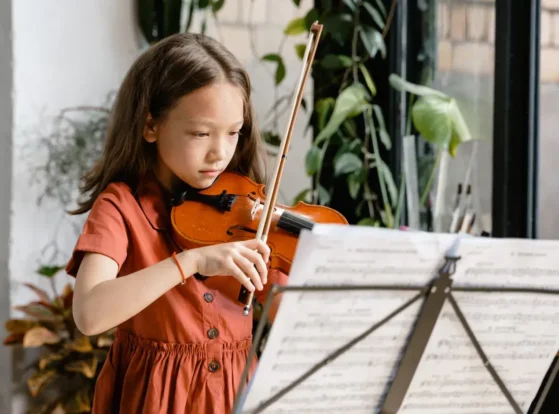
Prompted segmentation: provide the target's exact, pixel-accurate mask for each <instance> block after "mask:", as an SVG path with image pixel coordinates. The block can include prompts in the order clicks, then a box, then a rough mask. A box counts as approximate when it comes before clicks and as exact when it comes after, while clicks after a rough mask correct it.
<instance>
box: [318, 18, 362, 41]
mask: <svg viewBox="0 0 559 414" xmlns="http://www.w3.org/2000/svg"><path fill="white" fill-rule="evenodd" d="M323 22H324V23H323V24H324V31H325V32H328V33H329V34H330V35H331V36H332V38H333V39H334V40H335V41H336V42H338V43H339V44H340V45H344V43H346V42H347V38H348V37H349V36H350V33H351V32H352V31H353V27H354V26H355V24H354V21H353V19H352V17H351V15H349V14H347V13H342V14H340V13H333V14H328V15H326V17H324V20H323Z"/></svg>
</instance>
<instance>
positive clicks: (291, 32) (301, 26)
mask: <svg viewBox="0 0 559 414" xmlns="http://www.w3.org/2000/svg"><path fill="white" fill-rule="evenodd" d="M306 31H307V26H306V24H305V18H304V17H296V18H294V19H293V20H291V21H290V22H289V23H288V24H287V26H286V27H285V29H284V31H283V33H284V34H285V35H287V36H296V35H300V34H301V33H305V32H306Z"/></svg>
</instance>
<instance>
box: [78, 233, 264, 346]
mask: <svg viewBox="0 0 559 414" xmlns="http://www.w3.org/2000/svg"><path fill="white" fill-rule="evenodd" d="M269 253H270V250H269V247H268V246H267V245H266V244H264V243H263V242H260V241H258V240H256V239H253V240H247V241H242V242H234V243H225V244H218V245H215V246H207V247H202V248H199V249H193V250H185V251H183V252H181V253H179V254H177V256H176V257H177V260H178V262H179V264H180V267H181V268H182V270H183V272H184V275H185V277H190V276H191V275H193V274H195V273H201V274H203V275H205V276H216V275H232V276H233V277H235V278H236V279H237V280H239V282H241V283H242V284H243V285H245V286H246V287H247V289H249V290H250V291H254V290H255V286H256V288H257V289H258V290H262V288H263V284H262V282H264V283H266V279H267V269H266V264H265V263H266V261H267V260H268V256H269ZM117 273H118V264H117V263H116V261H114V260H113V259H111V258H109V257H108V256H105V255H102V254H99V253H86V254H85V256H84V258H83V260H82V262H81V264H80V267H79V270H78V273H77V275H76V284H75V287H74V300H73V305H72V308H73V309H72V311H73V313H74V319H75V322H76V326H77V327H78V329H79V330H80V331H81V332H82V333H83V334H85V335H88V336H91V335H96V334H100V333H102V332H105V331H107V330H109V329H111V328H113V327H115V326H117V325H119V324H121V323H122V322H124V321H126V320H128V319H130V318H131V317H133V316H134V315H136V314H137V313H139V312H140V311H142V310H143V309H145V308H146V307H147V306H149V305H150V304H151V303H152V302H154V301H155V300H156V299H158V298H159V297H161V296H162V295H163V294H164V293H166V292H167V291H168V290H170V289H171V288H173V287H175V286H176V285H178V284H179V283H181V282H182V276H181V273H180V269H179V267H178V266H177V264H176V262H175V260H174V259H173V258H172V257H170V258H168V259H165V260H163V261H161V262H159V263H157V264H155V265H152V266H150V267H147V268H145V269H143V270H139V271H137V272H134V273H132V274H129V275H127V276H123V277H118V278H117V277H116V276H117Z"/></svg>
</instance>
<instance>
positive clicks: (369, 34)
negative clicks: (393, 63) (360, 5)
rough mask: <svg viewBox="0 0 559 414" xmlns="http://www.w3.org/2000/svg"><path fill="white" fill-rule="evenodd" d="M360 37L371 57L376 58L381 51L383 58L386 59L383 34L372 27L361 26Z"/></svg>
mask: <svg viewBox="0 0 559 414" xmlns="http://www.w3.org/2000/svg"><path fill="white" fill-rule="evenodd" d="M359 37H361V41H362V42H363V45H364V46H365V49H366V50H367V53H369V56H371V57H375V56H376V54H377V52H379V51H380V54H381V56H382V58H383V59H385V58H386V44H385V43H384V39H383V38H382V33H381V32H379V31H378V30H376V29H374V28H372V27H370V26H361V30H359Z"/></svg>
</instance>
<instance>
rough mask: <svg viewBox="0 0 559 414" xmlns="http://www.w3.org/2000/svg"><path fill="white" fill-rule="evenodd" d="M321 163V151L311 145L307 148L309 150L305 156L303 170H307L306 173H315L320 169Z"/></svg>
mask: <svg viewBox="0 0 559 414" xmlns="http://www.w3.org/2000/svg"><path fill="white" fill-rule="evenodd" d="M321 164H322V153H321V151H320V148H317V147H315V146H314V145H313V146H312V147H311V148H310V149H309V151H308V152H307V156H306V157H305V170H306V171H307V174H308V175H314V174H316V173H317V172H318V171H319V170H320V167H321Z"/></svg>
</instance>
